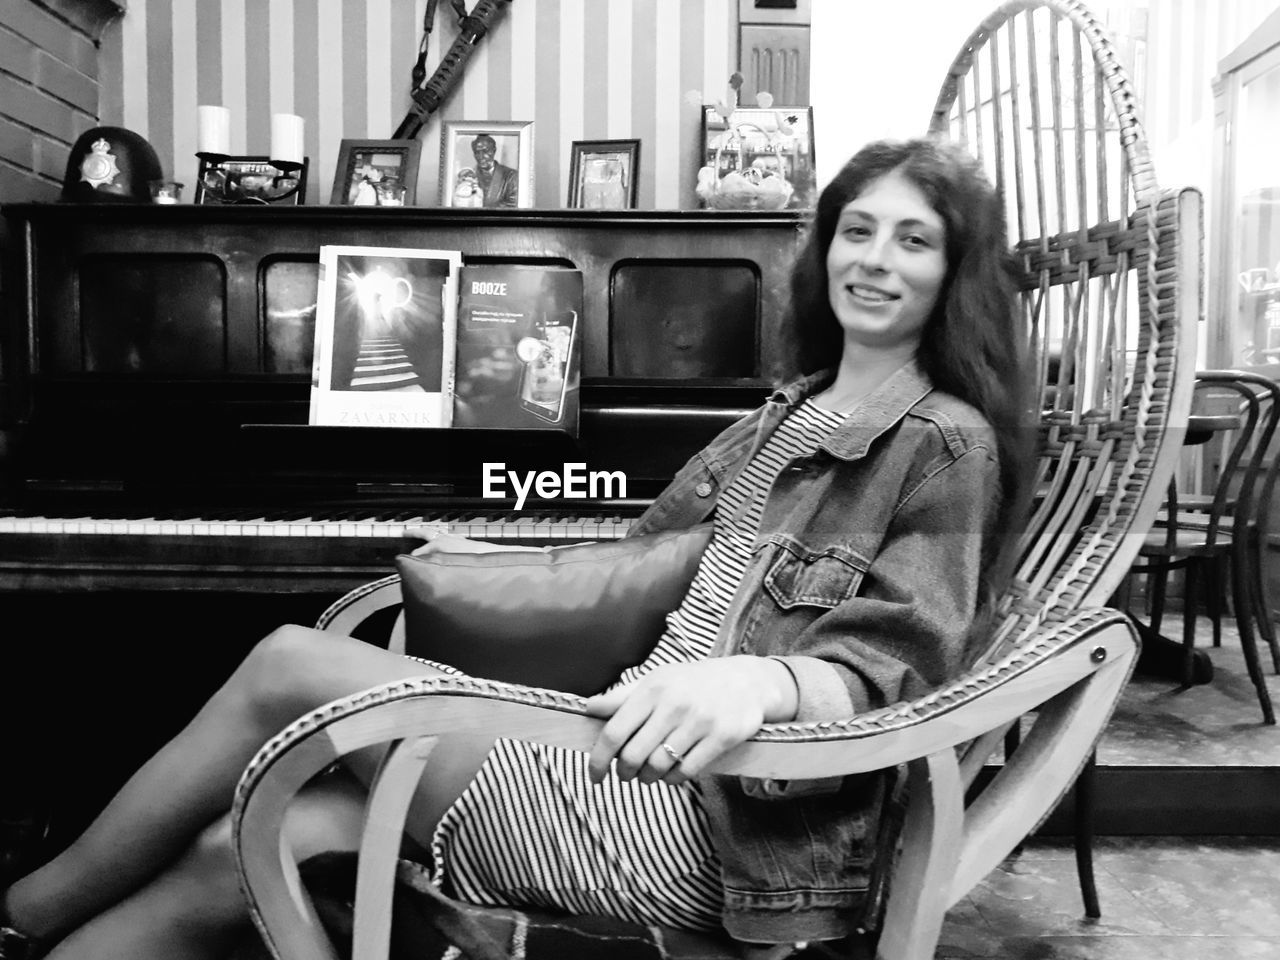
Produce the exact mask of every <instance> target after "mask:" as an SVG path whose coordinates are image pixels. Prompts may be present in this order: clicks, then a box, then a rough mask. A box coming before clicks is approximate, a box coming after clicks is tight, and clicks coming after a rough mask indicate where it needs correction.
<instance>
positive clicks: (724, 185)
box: [698, 123, 794, 210]
mask: <svg viewBox="0 0 1280 960" xmlns="http://www.w3.org/2000/svg"><path fill="white" fill-rule="evenodd" d="M752 133H755V134H757V135H758V137H759V138H760V139H763V140H764V141H765V145H766V149H765V151H763V152H767V153H768V154H769V155H771V157H772V158H773V162H772V164H769V165H766V166H763V167H761V166H757V165H756V164H759V162H760V157H759V154H760V153H761V152H762V151H754V152H755V153H756V154H757V158H756V160H755V161H753V165H752V166H750V167H746V168H745V169H744V167H743V164H744V163H745V162H746V157H745V150H744V148H743V145H744V144H745V143H746V141H747V138H748V136H750V134H752ZM730 134H733V136H730ZM730 141H735V142H736V143H737V154H738V164H737V167H736V168H735V169H734V170H731V171H729V172H728V173H726V174H725V175H724V176H723V177H719V176H718V172H719V171H720V169H721V168H722V163H723V158H724V153H725V145H726V143H729V142H730ZM731 152H732V151H731ZM771 168H772V169H771ZM786 168H787V166H786V154H785V151H784V150H783V148H782V146H781V144H779V143H777V142H776V141H774V140H773V139H771V138H770V137H769V135H768V133H767V132H766V131H765V130H764V129H763V128H761V127H760V126H758V125H757V124H754V123H738V124H734V125H732V127H731V128H730V129H729V130H727V131H726V132H725V135H724V136H722V137H721V138H720V142H719V143H718V144H717V145H716V158H715V165H714V166H713V167H704V168H703V169H704V170H709V171H711V177H710V178H709V179H708V178H701V179H702V180H703V181H704V182H702V183H700V184H699V187H698V195H699V196H700V197H702V199H703V200H704V201H705V202H706V204H707V206H709V207H711V208H713V209H716V210H781V209H782V208H783V207H785V206H786V205H787V203H788V202H790V200H791V194H792V193H793V192H794V188H793V187H792V186H791V182H790V181H789V180H787V178H786V176H785V174H784V173H783V171H785V170H786Z"/></svg>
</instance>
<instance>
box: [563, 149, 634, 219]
mask: <svg viewBox="0 0 1280 960" xmlns="http://www.w3.org/2000/svg"><path fill="white" fill-rule="evenodd" d="M569 162H570V164H571V166H570V168H569V202H568V206H570V207H575V208H581V209H588V210H631V209H634V207H635V205H636V196H637V194H638V192H639V191H638V181H637V179H636V174H637V173H638V171H639V169H640V141H639V140H574V141H573V150H572V154H571V156H570V160H569Z"/></svg>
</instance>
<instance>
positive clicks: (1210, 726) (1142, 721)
mask: <svg viewBox="0 0 1280 960" xmlns="http://www.w3.org/2000/svg"><path fill="white" fill-rule="evenodd" d="M1170 628H1171V629H1181V620H1180V619H1177V617H1176V616H1175V620H1174V622H1173V623H1172V624H1170ZM1196 641H1197V646H1198V647H1199V648H1200V649H1202V650H1204V651H1206V652H1207V653H1208V654H1209V658H1210V659H1211V660H1212V661H1213V666H1214V677H1213V680H1212V681H1211V682H1209V683H1206V684H1199V685H1196V686H1192V687H1183V686H1182V685H1181V684H1180V683H1179V682H1178V681H1177V680H1174V679H1170V678H1167V677H1152V676H1146V675H1143V674H1142V673H1135V674H1134V677H1133V679H1132V680H1131V681H1130V683H1129V686H1128V688H1127V689H1126V690H1125V694H1124V697H1123V698H1122V700H1121V702H1120V707H1119V708H1118V709H1117V710H1116V714H1115V716H1114V717H1113V718H1112V721H1111V724H1110V726H1109V727H1108V728H1107V732H1106V734H1105V735H1104V736H1103V738H1102V742H1101V743H1100V744H1099V746H1098V762H1099V763H1102V764H1115V765H1122V764H1135V765H1139V764H1151V765H1160V764H1174V765H1191V766H1224V765H1231V766H1254V765H1261V766H1273V767H1280V728H1278V727H1273V726H1266V725H1264V724H1263V723H1262V709H1261V707H1259V705H1258V695H1257V692H1256V691H1255V690H1254V688H1253V684H1252V683H1251V682H1250V680H1249V676H1248V674H1247V672H1246V671H1245V665H1244V655H1243V653H1242V652H1241V648H1240V637H1239V635H1238V634H1237V633H1236V629H1235V624H1234V622H1233V621H1232V620H1231V619H1230V618H1227V620H1226V621H1225V622H1224V623H1223V625H1222V646H1220V647H1214V646H1211V644H1210V625H1209V620H1208V619H1206V618H1204V617H1201V618H1200V620H1199V621H1198V622H1197V626H1196ZM1260 647H1261V651H1260V653H1261V657H1262V668H1263V674H1264V675H1265V677H1266V681H1267V687H1268V689H1269V690H1270V692H1271V700H1272V703H1273V704H1275V705H1276V708H1277V710H1280V676H1277V675H1276V673H1275V670H1274V668H1273V666H1272V663H1271V653H1270V651H1269V650H1268V649H1267V647H1266V644H1265V643H1260ZM1277 831H1278V832H1280V826H1277ZM1277 909H1280V907H1278V908H1277Z"/></svg>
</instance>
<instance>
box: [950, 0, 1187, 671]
mask: <svg viewBox="0 0 1280 960" xmlns="http://www.w3.org/2000/svg"><path fill="white" fill-rule="evenodd" d="M930 133H931V135H934V136H943V137H950V138H952V139H955V140H958V141H960V142H962V143H963V144H964V145H966V146H967V147H968V149H969V151H970V152H971V153H973V154H974V155H975V156H976V157H978V158H979V160H980V161H981V162H982V164H983V166H984V167H985V169H986V171H987V174H988V176H989V177H990V179H991V180H992V182H993V183H994V184H995V186H996V188H997V190H998V191H999V192H1000V194H1001V195H1002V196H1003V198H1004V201H1005V208H1006V211H1007V216H1008V229H1009V237H1010V240H1011V242H1012V244H1013V248H1014V251H1015V254H1016V257H1017V260H1018V262H1019V264H1020V266H1021V286H1022V306H1023V309H1024V311H1025V316H1026V321H1027V326H1028V329H1029V331H1030V338H1031V342H1030V347H1031V353H1032V356H1033V358H1034V362H1035V363H1036V365H1037V367H1038V371H1039V377H1038V383H1039V396H1038V404H1039V405H1038V408H1037V409H1039V410H1040V411H1041V412H1042V414H1041V419H1040V422H1039V426H1038V429H1039V432H1040V433H1039V441H1040V442H1039V446H1038V460H1037V464H1036V470H1035V490H1036V501H1035V504H1034V506H1033V508H1032V513H1031V516H1030V519H1029V522H1028V524H1027V526H1026V530H1025V532H1024V533H1023V535H1022V539H1021V541H1020V551H1019V556H1020V562H1019V564H1018V567H1017V571H1016V576H1015V579H1014V584H1013V587H1012V589H1011V591H1010V592H1009V594H1008V596H1007V597H1006V598H1005V599H1006V603H1005V607H1004V609H1003V614H1004V617H1003V620H1002V623H1001V625H1000V627H999V629H998V630H997V631H996V635H995V638H994V640H993V643H992V646H991V648H990V649H989V650H988V662H994V661H995V660H997V659H1000V658H1002V657H1003V656H1005V655H1007V654H1008V653H1009V652H1010V651H1011V649H1012V648H1016V647H1017V646H1018V645H1019V644H1020V643H1021V642H1023V641H1024V640H1025V638H1027V637H1028V636H1030V635H1031V634H1032V633H1033V631H1034V630H1035V629H1036V628H1037V627H1038V626H1039V625H1040V624H1042V623H1045V622H1052V621H1056V620H1060V619H1062V618H1064V617H1066V616H1069V615H1070V614H1071V613H1073V612H1074V611H1076V610H1077V609H1079V608H1080V607H1082V606H1084V605H1099V604H1102V603H1104V602H1105V601H1106V600H1107V598H1108V597H1109V596H1110V595H1111V593H1112V592H1113V591H1114V589H1115V588H1116V586H1117V585H1118V584H1119V582H1120V580H1121V578H1122V577H1123V575H1124V572H1125V570H1126V569H1127V568H1128V566H1129V564H1130V562H1131V561H1132V559H1133V557H1134V555H1135V554H1136V553H1137V550H1138V548H1139V546H1140V545H1141V539H1142V534H1143V533H1144V532H1145V530H1146V528H1147V526H1149V525H1150V522H1151V520H1152V519H1153V518H1154V515H1155V509H1156V508H1157V507H1158V503H1159V500H1160V499H1161V498H1162V496H1163V493H1164V487H1165V482H1166V480H1167V478H1168V476H1169V473H1170V472H1171V471H1172V469H1173V467H1174V462H1175V460H1176V453H1177V449H1176V448H1177V446H1178V445H1180V443H1181V433H1180V431H1178V430H1176V429H1175V430H1174V431H1172V432H1171V431H1170V430H1169V429H1167V428H1168V427H1170V426H1171V425H1173V426H1175V427H1177V426H1178V425H1179V424H1180V423H1182V422H1184V421H1183V420H1182V419H1181V418H1182V417H1184V416H1185V412H1186V409H1187V403H1188V400H1189V396H1190V375H1191V373H1192V370H1191V367H1190V364H1191V360H1192V358H1193V357H1194V343H1193V342H1191V343H1188V342H1186V341H1188V340H1190V339H1191V337H1192V335H1193V332H1194V330H1193V325H1192V324H1191V323H1188V322H1187V319H1188V311H1191V312H1195V311H1196V310H1197V307H1198V299H1199V294H1198V292H1197V291H1198V283H1199V280H1198V275H1199V269H1198V266H1197V267H1196V268H1195V274H1196V275H1195V276H1193V277H1188V276H1186V273H1187V272H1188V271H1187V270H1186V262H1185V254H1186V252H1187V251H1185V250H1181V251H1180V249H1179V244H1180V237H1181V235H1182V234H1183V233H1185V226H1186V206H1187V205H1186V203H1185V202H1184V201H1185V197H1184V195H1183V194H1181V193H1176V192H1164V193H1162V192H1161V191H1160V189H1159V188H1158V186H1157V184H1156V180H1155V175H1154V173H1153V171H1152V166H1151V161H1150V158H1149V157H1148V155H1147V148H1146V140H1145V137H1144V134H1143V131H1142V126H1141V124H1140V122H1139V119H1138V116H1137V109H1136V98H1135V95H1134V92H1133V89H1132V87H1131V85H1130V82H1129V80H1128V78H1127V76H1126V74H1125V71H1124V68H1123V67H1122V66H1121V64H1120V62H1119V60H1118V59H1117V56H1116V52H1115V49H1114V47H1113V44H1112V42H1111V41H1110V40H1109V39H1108V37H1107V35H1106V33H1105V31H1104V29H1103V27H1102V26H1101V25H1100V24H1099V23H1098V21H1097V20H1096V19H1095V18H1094V17H1093V15H1092V14H1090V12H1089V11H1088V10H1087V9H1086V8H1085V7H1084V6H1083V5H1081V4H1079V3H1076V2H1074V0H1014V2H1009V3H1005V4H1003V5H1001V6H1000V7H999V8H998V9H996V10H995V11H994V12H993V13H992V14H991V15H989V16H988V17H987V18H986V19H985V20H983V21H982V23H981V24H980V25H979V27H978V28H977V29H976V30H975V31H974V32H973V33H972V34H971V35H970V37H969V38H968V40H967V41H966V43H965V45H964V47H963V48H962V50H961V51H960V53H959V55H958V56H957V57H956V59H955V61H954V62H953V63H952V65H951V68H950V70H949V71H948V73H947V77H946V81H945V83H944V84H943V88H942V91H941V93H940V94H939V97H938V100H937V104H936V106H935V109H934V113H933V117H932V120H931V123H930ZM1195 216H1196V218H1197V230H1198V216H1199V214H1198V206H1197V207H1196V213H1195ZM1180 226H1181V227H1183V228H1184V229H1183V230H1181V231H1180V230H1179V227H1180ZM1193 241H1194V242H1195V245H1196V251H1197V259H1198V233H1197V235H1196V237H1194V238H1193ZM1180 254H1183V255H1184V256H1183V257H1182V259H1181V260H1180ZM1188 300H1190V301H1192V302H1191V303H1189V304H1188V302H1187V301H1188ZM1173 434H1177V435H1176V436H1175V435H1173ZM1170 446H1172V449H1170ZM1153 481H1154V483H1153Z"/></svg>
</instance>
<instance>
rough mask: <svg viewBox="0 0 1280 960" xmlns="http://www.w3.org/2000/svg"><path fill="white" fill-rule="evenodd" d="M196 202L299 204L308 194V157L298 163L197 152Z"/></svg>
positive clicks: (261, 157) (262, 157) (263, 157)
mask: <svg viewBox="0 0 1280 960" xmlns="http://www.w3.org/2000/svg"><path fill="white" fill-rule="evenodd" d="M196 156H197V157H199V158H200V171H199V174H198V176H197V177H196V195H195V202H196V203H211V204H242V203H251V204H262V203H285V204H294V205H298V204H302V203H304V202H305V201H306V195H307V168H308V159H309V158H307V157H303V158H302V162H301V163H295V162H293V161H291V160H272V159H271V158H270V157H266V156H230V155H228V154H224V153H197V154H196Z"/></svg>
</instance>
